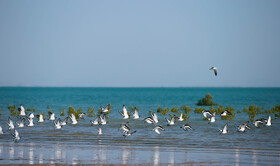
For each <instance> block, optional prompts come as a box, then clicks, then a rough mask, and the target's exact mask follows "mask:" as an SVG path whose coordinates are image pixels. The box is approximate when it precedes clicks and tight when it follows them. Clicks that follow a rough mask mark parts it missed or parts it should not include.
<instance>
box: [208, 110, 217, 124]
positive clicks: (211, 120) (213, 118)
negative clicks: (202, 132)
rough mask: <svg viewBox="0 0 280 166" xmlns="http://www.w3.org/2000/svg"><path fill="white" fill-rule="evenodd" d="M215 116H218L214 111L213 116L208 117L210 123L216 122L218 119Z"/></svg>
mask: <svg viewBox="0 0 280 166" xmlns="http://www.w3.org/2000/svg"><path fill="white" fill-rule="evenodd" d="M215 117H216V112H214V113H213V114H212V116H211V117H210V118H208V120H209V123H214V122H215V121H216V119H215Z"/></svg>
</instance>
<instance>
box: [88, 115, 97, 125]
mask: <svg viewBox="0 0 280 166" xmlns="http://www.w3.org/2000/svg"><path fill="white" fill-rule="evenodd" d="M98 121H99V116H97V117H96V119H95V120H94V121H90V122H91V124H92V125H98V124H99V122H98Z"/></svg>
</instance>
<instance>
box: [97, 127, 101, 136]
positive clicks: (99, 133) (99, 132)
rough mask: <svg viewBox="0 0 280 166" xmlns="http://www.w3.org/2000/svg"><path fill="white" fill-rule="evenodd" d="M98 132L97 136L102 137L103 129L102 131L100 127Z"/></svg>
mask: <svg viewBox="0 0 280 166" xmlns="http://www.w3.org/2000/svg"><path fill="white" fill-rule="evenodd" d="M97 131H98V134H97V135H98V136H99V135H102V129H101V128H100V127H99V128H98V130H97Z"/></svg>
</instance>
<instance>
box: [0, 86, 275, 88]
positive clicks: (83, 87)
mask: <svg viewBox="0 0 280 166" xmlns="http://www.w3.org/2000/svg"><path fill="white" fill-rule="evenodd" d="M0 88H280V86H0Z"/></svg>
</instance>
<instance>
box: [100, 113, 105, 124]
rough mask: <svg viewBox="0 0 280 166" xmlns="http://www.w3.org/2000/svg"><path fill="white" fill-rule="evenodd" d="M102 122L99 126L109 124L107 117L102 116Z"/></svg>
mask: <svg viewBox="0 0 280 166" xmlns="http://www.w3.org/2000/svg"><path fill="white" fill-rule="evenodd" d="M99 118H100V122H99V125H105V124H107V119H106V116H105V115H103V118H102V117H101V116H100V117H99Z"/></svg>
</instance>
